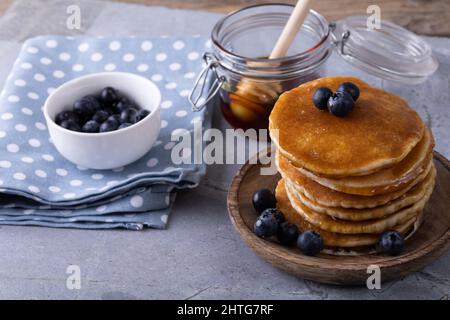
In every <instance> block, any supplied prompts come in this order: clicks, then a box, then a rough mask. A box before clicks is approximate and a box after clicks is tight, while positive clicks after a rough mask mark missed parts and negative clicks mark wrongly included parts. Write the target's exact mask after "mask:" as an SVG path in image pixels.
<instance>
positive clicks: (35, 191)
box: [28, 186, 41, 193]
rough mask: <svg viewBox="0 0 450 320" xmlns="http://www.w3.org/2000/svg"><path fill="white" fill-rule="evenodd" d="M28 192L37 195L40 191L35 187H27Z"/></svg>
mask: <svg viewBox="0 0 450 320" xmlns="http://www.w3.org/2000/svg"><path fill="white" fill-rule="evenodd" d="M28 190H30V191H31V192H33V193H39V192H41V190H40V189H39V188H38V187H36V186H29V187H28Z"/></svg>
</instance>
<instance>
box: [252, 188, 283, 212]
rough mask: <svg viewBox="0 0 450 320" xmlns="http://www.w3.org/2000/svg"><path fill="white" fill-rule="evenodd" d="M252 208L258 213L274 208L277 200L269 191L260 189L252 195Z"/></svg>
mask: <svg viewBox="0 0 450 320" xmlns="http://www.w3.org/2000/svg"><path fill="white" fill-rule="evenodd" d="M252 203H253V208H255V210H256V211H257V212H259V213H261V212H263V211H264V210H266V209H268V208H275V207H276V204H277V199H276V198H275V196H274V195H273V193H272V191H270V190H269V189H260V190H258V191H256V192H255V193H254V194H253V197H252Z"/></svg>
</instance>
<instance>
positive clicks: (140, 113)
mask: <svg viewBox="0 0 450 320" xmlns="http://www.w3.org/2000/svg"><path fill="white" fill-rule="evenodd" d="M149 114H150V111H148V110H147V109H141V110H139V111H138V113H137V116H136V122H138V121H141V120H142V119H144V118H145V117H146V116H148V115H149Z"/></svg>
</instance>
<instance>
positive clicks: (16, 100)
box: [8, 95, 20, 103]
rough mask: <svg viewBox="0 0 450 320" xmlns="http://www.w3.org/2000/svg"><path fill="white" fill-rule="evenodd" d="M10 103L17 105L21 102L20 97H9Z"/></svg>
mask: <svg viewBox="0 0 450 320" xmlns="http://www.w3.org/2000/svg"><path fill="white" fill-rule="evenodd" d="M8 101H9V102H13V103H16V102H19V101H20V98H19V97H18V96H16V95H11V96H9V97H8Z"/></svg>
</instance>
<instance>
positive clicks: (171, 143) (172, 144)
mask: <svg viewBox="0 0 450 320" xmlns="http://www.w3.org/2000/svg"><path fill="white" fill-rule="evenodd" d="M174 146H175V142H173V141H171V142H168V143H166V144H165V145H164V150H170V149H172V148H173V147H174Z"/></svg>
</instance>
